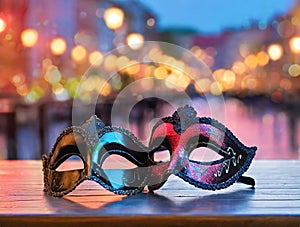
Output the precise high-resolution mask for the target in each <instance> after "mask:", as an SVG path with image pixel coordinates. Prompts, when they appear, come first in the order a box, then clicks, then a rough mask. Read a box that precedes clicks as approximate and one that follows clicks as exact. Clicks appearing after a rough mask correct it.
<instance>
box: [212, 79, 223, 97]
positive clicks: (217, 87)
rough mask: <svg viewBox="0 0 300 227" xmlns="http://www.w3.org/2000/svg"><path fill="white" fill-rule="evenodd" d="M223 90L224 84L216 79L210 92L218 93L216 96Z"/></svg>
mask: <svg viewBox="0 0 300 227" xmlns="http://www.w3.org/2000/svg"><path fill="white" fill-rule="evenodd" d="M222 90H223V88H222V85H221V84H220V83H219V82H217V81H215V82H213V83H211V85H210V92H211V93H212V94H213V95H216V96H218V95H221V94H222Z"/></svg>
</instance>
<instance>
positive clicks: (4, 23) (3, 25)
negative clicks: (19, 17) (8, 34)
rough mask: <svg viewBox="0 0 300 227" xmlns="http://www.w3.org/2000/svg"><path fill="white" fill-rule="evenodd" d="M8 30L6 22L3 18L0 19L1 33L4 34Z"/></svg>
mask: <svg viewBox="0 0 300 227" xmlns="http://www.w3.org/2000/svg"><path fill="white" fill-rule="evenodd" d="M5 28H6V22H5V20H4V19H3V18H0V32H3V31H4V30H5Z"/></svg>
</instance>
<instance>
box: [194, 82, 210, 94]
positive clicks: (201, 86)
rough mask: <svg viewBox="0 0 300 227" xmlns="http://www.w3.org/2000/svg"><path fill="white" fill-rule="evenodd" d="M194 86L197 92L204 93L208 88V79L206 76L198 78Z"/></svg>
mask: <svg viewBox="0 0 300 227" xmlns="http://www.w3.org/2000/svg"><path fill="white" fill-rule="evenodd" d="M194 87H195V89H196V91H197V92H198V93H200V94H203V93H206V92H208V91H209V89H210V80H209V79H208V78H203V79H199V80H197V81H196V82H195V85H194Z"/></svg>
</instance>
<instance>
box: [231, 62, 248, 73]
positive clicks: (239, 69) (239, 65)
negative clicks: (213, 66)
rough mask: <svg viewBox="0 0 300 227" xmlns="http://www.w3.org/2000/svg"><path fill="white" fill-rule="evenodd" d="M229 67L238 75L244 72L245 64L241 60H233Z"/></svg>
mask: <svg viewBox="0 0 300 227" xmlns="http://www.w3.org/2000/svg"><path fill="white" fill-rule="evenodd" d="M231 69H232V71H233V72H235V73H236V74H239V75H241V74H243V73H245V72H246V66H245V64H244V63H243V62H241V61H236V62H234V63H233V65H232V68H231Z"/></svg>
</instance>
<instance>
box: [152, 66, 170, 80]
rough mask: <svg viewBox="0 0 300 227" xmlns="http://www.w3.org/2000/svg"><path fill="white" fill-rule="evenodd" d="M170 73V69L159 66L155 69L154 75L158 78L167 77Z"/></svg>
mask: <svg viewBox="0 0 300 227" xmlns="http://www.w3.org/2000/svg"><path fill="white" fill-rule="evenodd" d="M167 75H168V70H167V69H166V67H164V66H159V67H157V68H156V69H155V70H154V77H155V78H156V79H161V80H163V79H165V78H166V77H167Z"/></svg>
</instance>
